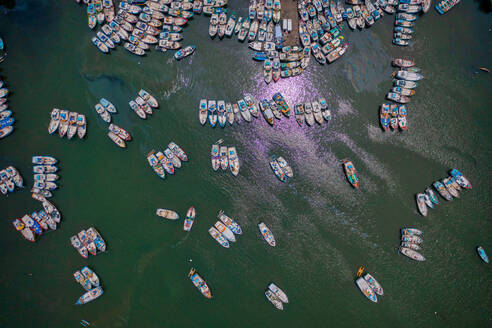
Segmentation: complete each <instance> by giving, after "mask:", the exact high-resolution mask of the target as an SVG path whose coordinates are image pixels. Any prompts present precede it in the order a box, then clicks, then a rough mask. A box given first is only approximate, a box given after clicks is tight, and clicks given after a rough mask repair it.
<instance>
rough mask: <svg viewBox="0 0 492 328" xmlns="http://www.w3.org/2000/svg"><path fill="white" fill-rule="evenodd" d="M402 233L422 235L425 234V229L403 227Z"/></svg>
mask: <svg viewBox="0 0 492 328" xmlns="http://www.w3.org/2000/svg"><path fill="white" fill-rule="evenodd" d="M400 231H401V234H402V235H414V236H421V235H423V234H424V233H423V231H421V230H419V229H417V228H401V230H400Z"/></svg>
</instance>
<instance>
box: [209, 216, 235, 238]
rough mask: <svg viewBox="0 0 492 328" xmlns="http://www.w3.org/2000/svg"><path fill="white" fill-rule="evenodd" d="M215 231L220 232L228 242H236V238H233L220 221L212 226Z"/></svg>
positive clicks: (229, 230)
mask: <svg viewBox="0 0 492 328" xmlns="http://www.w3.org/2000/svg"><path fill="white" fill-rule="evenodd" d="M214 227H215V229H217V231H218V232H220V233H221V234H222V235H223V236H224V237H225V238H226V239H227V240H228V241H231V242H236V237H234V233H233V232H232V231H231V229H229V228H228V227H227V226H226V225H225V224H224V223H222V222H221V221H217V222H215V224H214Z"/></svg>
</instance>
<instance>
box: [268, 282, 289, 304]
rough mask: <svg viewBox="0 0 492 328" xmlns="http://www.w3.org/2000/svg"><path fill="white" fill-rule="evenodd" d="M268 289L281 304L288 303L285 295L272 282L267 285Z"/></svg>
mask: <svg viewBox="0 0 492 328" xmlns="http://www.w3.org/2000/svg"><path fill="white" fill-rule="evenodd" d="M268 289H269V290H270V291H271V292H272V293H273V294H275V296H276V297H277V298H278V299H279V300H280V301H281V302H282V303H289V298H288V297H287V294H286V293H285V292H284V291H283V290H282V289H280V287H278V286H277V285H275V284H274V283H273V282H272V283H270V284H269V285H268Z"/></svg>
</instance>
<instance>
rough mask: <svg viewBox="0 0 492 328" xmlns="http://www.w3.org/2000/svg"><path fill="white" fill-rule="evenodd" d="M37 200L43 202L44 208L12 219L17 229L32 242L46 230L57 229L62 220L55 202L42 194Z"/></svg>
mask: <svg viewBox="0 0 492 328" xmlns="http://www.w3.org/2000/svg"><path fill="white" fill-rule="evenodd" d="M37 200H39V201H40V202H41V204H42V206H43V209H42V210H40V211H37V212H36V211H34V212H32V213H31V214H25V215H24V216H23V217H22V218H19V219H15V220H14V221H12V224H13V225H14V227H15V230H17V231H18V232H19V233H20V234H21V235H22V237H24V238H25V239H26V240H28V241H30V242H35V241H36V236H40V235H42V234H43V232H44V231H48V230H56V229H57V224H58V223H60V221H61V214H60V211H58V209H57V208H56V207H55V205H53V203H51V202H49V201H48V200H46V199H45V198H44V197H42V196H41V197H38V198H37Z"/></svg>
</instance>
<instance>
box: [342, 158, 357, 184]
mask: <svg viewBox="0 0 492 328" xmlns="http://www.w3.org/2000/svg"><path fill="white" fill-rule="evenodd" d="M343 168H344V171H345V176H346V177H347V180H348V181H349V183H350V184H351V185H352V187H354V188H356V189H359V179H358V178H357V170H356V169H355V167H354V164H353V163H352V162H351V161H349V160H348V159H344V160H343Z"/></svg>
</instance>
